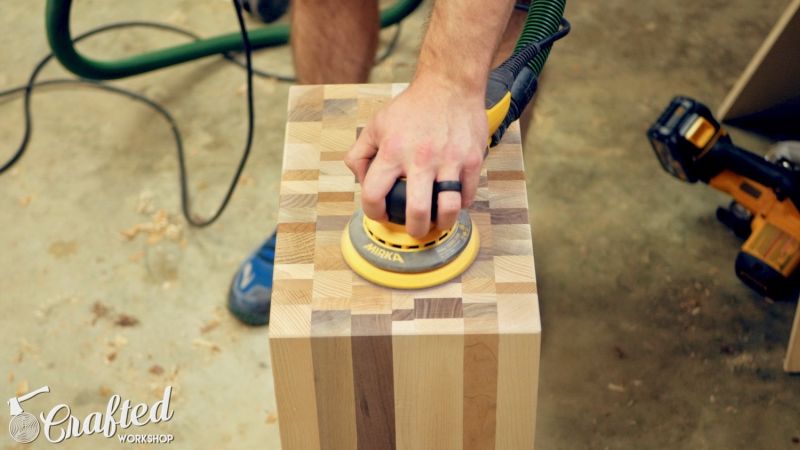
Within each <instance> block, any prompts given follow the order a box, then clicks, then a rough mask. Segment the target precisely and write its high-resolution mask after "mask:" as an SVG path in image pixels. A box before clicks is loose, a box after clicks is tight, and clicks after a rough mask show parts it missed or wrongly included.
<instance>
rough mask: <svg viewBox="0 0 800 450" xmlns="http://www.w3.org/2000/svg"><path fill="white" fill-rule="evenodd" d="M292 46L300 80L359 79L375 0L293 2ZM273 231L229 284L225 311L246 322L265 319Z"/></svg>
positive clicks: (364, 73) (370, 42)
mask: <svg viewBox="0 0 800 450" xmlns="http://www.w3.org/2000/svg"><path fill="white" fill-rule="evenodd" d="M291 12H292V20H291V27H292V33H291V44H292V54H293V55H294V64H295V72H296V73H297V80H298V82H299V83H300V84H325V83H328V84H333V83H364V82H366V81H367V78H369V72H370V70H371V69H372V64H373V62H374V60H375V51H376V48H377V44H378V31H379V24H378V2H377V0H338V1H318V0H292V2H291ZM275 242H276V238H275V233H274V232H273V233H272V235H271V236H270V238H269V239H267V241H266V242H264V244H262V245H261V247H260V248H259V249H257V250H256V251H255V252H253V254H252V255H250V257H248V258H247V259H246V260H245V261H244V262H243V263H242V265H241V266H240V267H239V270H238V271H237V272H236V275H235V276H234V277H233V281H232V282H231V287H230V292H229V294H228V309H229V310H230V311H231V312H232V313H233V315H234V316H236V317H237V318H238V319H239V320H240V321H242V322H244V323H247V324H250V325H265V324H267V323H269V311H270V303H271V299H272V270H273V265H274V262H275Z"/></svg>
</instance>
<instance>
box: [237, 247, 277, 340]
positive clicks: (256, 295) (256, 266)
mask: <svg viewBox="0 0 800 450" xmlns="http://www.w3.org/2000/svg"><path fill="white" fill-rule="evenodd" d="M274 264H275V233H274V232H273V233H272V236H270V237H269V239H268V240H267V242H264V244H263V245H261V248H259V249H258V250H257V251H256V252H255V253H253V254H252V255H250V257H249V258H247V260H245V262H244V263H242V265H241V267H239V270H238V271H237V272H236V275H234V277H233V281H232V282H231V290H230V293H229V294H228V309H229V310H230V311H231V313H233V315H234V316H236V318H237V319H239V320H241V321H242V322H244V323H246V324H248V325H266V324H268V323H269V305H270V301H271V299H272V268H273V266H274Z"/></svg>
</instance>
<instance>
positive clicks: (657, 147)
mask: <svg viewBox="0 0 800 450" xmlns="http://www.w3.org/2000/svg"><path fill="white" fill-rule="evenodd" d="M647 137H648V138H649V139H650V144H651V145H652V146H653V150H654V151H655V153H656V156H657V157H658V160H659V161H660V162H661V166H662V167H663V168H664V170H666V171H667V172H668V173H669V174H671V175H673V176H675V177H676V178H679V179H681V180H683V181H686V182H689V183H694V182H696V181H698V180H700V181H702V182H704V183H706V184H708V185H710V186H711V187H713V188H715V189H718V190H720V191H722V192H725V193H727V194H728V195H730V196H731V197H733V202H732V203H731V205H730V206H729V207H728V208H722V207H720V208H718V209H717V218H718V219H719V220H720V221H721V222H722V223H724V224H725V225H727V226H728V227H730V228H731V229H732V230H733V231H734V232H735V233H736V234H737V235H738V236H740V237H742V238H744V239H745V242H744V244H743V245H742V247H741V250H740V251H739V254H738V255H737V257H736V275H738V277H739V278H740V279H741V280H742V281H743V282H744V283H745V284H747V285H748V286H750V287H751V288H753V289H754V290H756V291H757V292H759V293H760V294H762V295H766V296H768V297H770V298H782V297H786V296H788V295H789V294H791V293H792V292H794V291H795V290H796V288H797V286H798V278H799V277H798V272H800V271H798V270H797V268H798V264H799V263H800V212H798V207H800V183H798V176H799V174H800V172H799V171H798V170H800V166H798V165H796V162H792V161H790V160H788V159H779V160H777V161H774V162H771V161H768V160H767V159H765V158H763V157H761V156H759V155H756V154H755V153H752V152H749V151H747V150H744V149H742V148H739V147H737V146H736V145H734V144H733V142H732V141H731V138H730V136H728V134H727V133H726V131H725V130H724V129H723V128H722V127H721V126H720V124H719V122H718V121H717V120H715V119H714V117H713V115H712V114H711V112H710V111H709V109H708V108H707V107H706V106H705V105H703V104H702V103H700V102H698V101H696V100H693V99H691V98H687V97H675V98H674V99H672V102H671V103H670V104H669V106H668V107H667V108H666V109H665V110H664V112H663V113H662V114H661V116H660V117H659V118H658V120H657V121H656V122H655V123H654V124H653V125H652V126H651V127H650V129H649V130H648V131H647Z"/></svg>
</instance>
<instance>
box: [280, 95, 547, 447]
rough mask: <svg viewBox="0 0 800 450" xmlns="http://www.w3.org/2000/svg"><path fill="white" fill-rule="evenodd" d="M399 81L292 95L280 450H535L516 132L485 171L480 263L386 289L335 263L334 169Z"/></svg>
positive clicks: (352, 196) (338, 170) (354, 200)
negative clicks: (416, 285) (417, 285)
mask: <svg viewBox="0 0 800 450" xmlns="http://www.w3.org/2000/svg"><path fill="white" fill-rule="evenodd" d="M404 87H405V85H374V84H372V85H325V86H296V87H293V88H292V89H291V91H290V94H289V114H288V123H287V124H286V144H285V149H284V160H283V172H282V178H281V180H282V181H281V190H280V211H279V214H278V241H277V249H276V261H275V262H276V264H275V279H274V286H273V294H272V313H271V322H270V346H271V350H272V368H273V373H274V380H275V395H276V398H277V404H278V416H279V424H280V432H281V441H282V443H283V448H284V450H329V449H330V450H333V449H343V450H351V449H358V450H389V449H397V450H434V449H435V450H451V449H452V450H457V449H458V450H461V449H475V450H492V449H498V450H499V449H502V450H520V449H531V448H533V441H534V429H535V421H536V397H537V387H538V372H539V346H540V331H541V326H540V322H539V309H538V298H537V294H536V280H535V276H534V265H533V248H532V243H531V230H530V225H529V223H528V202H527V197H526V190H525V173H524V170H523V161H522V152H521V147H520V134H519V128H518V127H517V126H516V125H514V126H512V127H511V128H510V129H509V131H508V132H507V133H506V136H505V138H504V139H503V141H502V142H501V143H500V144H499V145H498V146H496V147H494V148H493V149H492V150H491V152H490V154H489V157H488V158H487V159H486V161H485V163H484V169H483V172H482V174H481V182H480V186H479V189H478V194H477V201H476V202H475V204H474V206H473V207H472V208H471V209H470V216H471V217H472V219H473V220H474V222H475V224H476V226H477V229H478V232H479V233H480V238H481V248H480V253H479V255H478V257H477V259H476V261H475V262H474V263H473V264H472V266H471V267H470V268H469V269H468V270H467V271H466V272H465V273H464V274H462V275H461V276H460V277H458V278H456V279H454V280H452V281H450V282H448V283H446V284H443V285H440V286H437V287H434V288H429V289H424V290H415V291H404V290H393V289H387V288H383V287H379V286H376V285H373V284H371V283H369V282H367V281H365V280H364V279H362V278H360V277H359V276H358V275H356V274H355V273H354V272H352V271H351V270H350V269H349V268H348V266H347V265H346V263H345V262H344V260H343V258H342V256H341V252H340V249H339V248H340V247H339V246H340V239H341V235H342V232H343V230H344V229H345V226H346V225H347V222H348V220H349V218H350V216H351V215H352V213H353V211H354V208H356V207H357V206H358V205H359V204H360V198H359V185H358V184H357V183H356V182H355V178H354V177H353V175H352V174H351V173H350V171H349V170H348V169H347V167H345V165H344V163H343V162H342V159H343V157H344V155H345V153H346V152H347V151H348V150H349V148H350V146H351V145H352V144H353V143H354V142H355V139H356V134H357V131H358V129H359V128H360V127H363V126H364V125H365V124H366V123H367V121H368V120H369V119H370V117H371V116H372V115H373V113H374V112H375V111H377V110H378V109H379V108H380V107H381V106H382V105H384V104H385V103H386V102H387V101H389V100H390V98H391V97H392V96H394V95H397V94H398V93H399V92H401V91H402V90H403V89H404Z"/></svg>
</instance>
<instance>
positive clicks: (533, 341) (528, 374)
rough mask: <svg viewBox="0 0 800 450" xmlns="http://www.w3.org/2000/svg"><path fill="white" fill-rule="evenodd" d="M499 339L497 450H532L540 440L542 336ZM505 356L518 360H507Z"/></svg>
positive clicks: (519, 335) (521, 335)
mask: <svg viewBox="0 0 800 450" xmlns="http://www.w3.org/2000/svg"><path fill="white" fill-rule="evenodd" d="M499 304H501V301H500V300H498V305H499ZM498 339H499V345H498V352H499V354H500V360H499V363H498V367H499V370H498V374H497V435H496V444H495V449H496V450H521V449H532V448H534V440H535V436H536V400H537V397H538V390H539V352H540V348H539V347H540V345H541V340H540V335H539V334H509V333H502V332H501V333H500V335H499V337H498ZM503 355H514V357H513V358H505V357H503Z"/></svg>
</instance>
